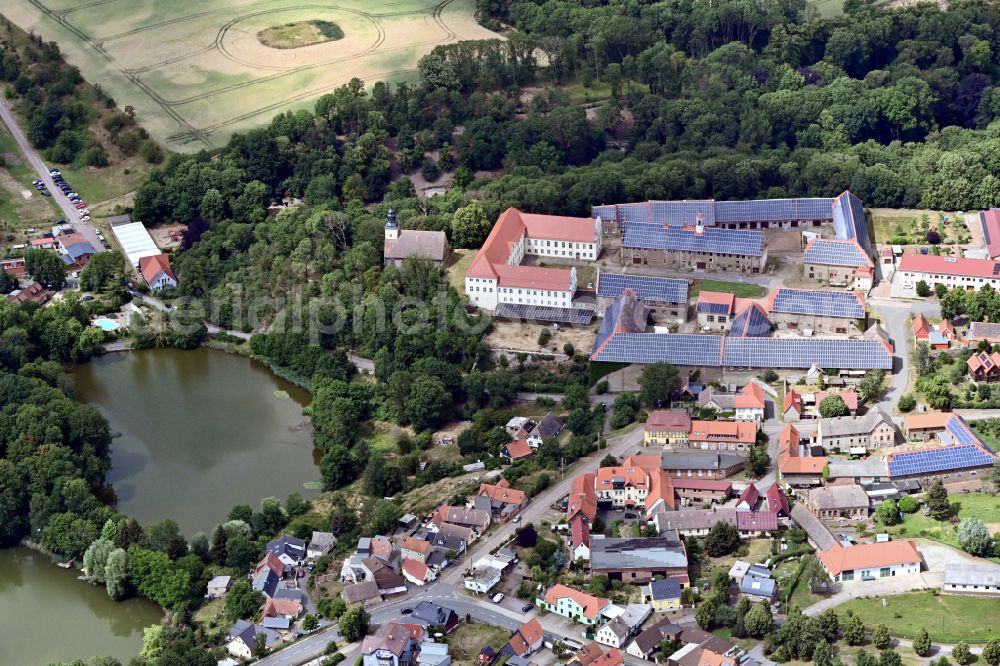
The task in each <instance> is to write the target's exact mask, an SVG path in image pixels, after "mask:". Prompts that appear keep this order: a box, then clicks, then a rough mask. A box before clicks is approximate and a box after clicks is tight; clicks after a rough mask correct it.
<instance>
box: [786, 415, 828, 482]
mask: <svg viewBox="0 0 1000 666" xmlns="http://www.w3.org/2000/svg"><path fill="white" fill-rule="evenodd" d="M826 464H827V458H826V457H825V456H817V457H813V456H808V455H806V456H803V455H802V444H801V438H800V436H799V431H798V429H797V428H796V427H795V426H794V425H792V424H791V423H789V424H788V425H786V426H785V427H784V429H783V430H782V431H781V434H780V435H778V471H779V472H781V480H782V481H783V482H784V483H786V484H788V485H789V486H792V487H796V488H800V487H809V486H818V485H819V484H821V483H822V482H823V468H824V467H826Z"/></svg>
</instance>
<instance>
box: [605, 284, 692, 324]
mask: <svg viewBox="0 0 1000 666" xmlns="http://www.w3.org/2000/svg"><path fill="white" fill-rule="evenodd" d="M688 287H689V285H688V281H687V280H680V279H677V278H665V277H655V276H652V275H626V274H624V273H605V272H603V271H602V272H599V273H598V275H597V312H598V313H599V314H600V315H602V316H603V315H604V313H605V312H606V311H607V309H608V308H609V307H610V306H611V304H612V303H614V301H615V299H617V298H618V297H619V296H621V295H622V292H623V291H624V290H625V289H631V290H632V291H633V292H634V293H635V297H636V298H637V299H638V300H639V301H640V302H642V304H643V305H645V306H646V307H647V308H649V316H650V318H651V319H652V320H653V321H657V322H671V323H680V324H683V323H684V322H686V321H687V318H688V316H687V310H688Z"/></svg>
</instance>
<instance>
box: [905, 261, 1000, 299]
mask: <svg viewBox="0 0 1000 666" xmlns="http://www.w3.org/2000/svg"><path fill="white" fill-rule="evenodd" d="M998 267H1000V262H996V261H993V260H992V259H966V258H964V257H938V256H934V255H932V254H926V255H925V254H904V255H903V256H902V257H900V259H899V268H898V269H897V271H896V277H895V287H896V288H895V289H894V290H893V293H894V294H899V295H901V296H911V297H915V296H916V295H917V283H918V282H920V281H921V280H922V281H924V282H926V283H927V286H928V287H930V288H931V290H932V291H933V289H934V287H935V285H939V284H941V285H944V286H945V287H947V288H948V289H954V288H955V287H958V288H959V289H963V290H965V291H979V290H980V289H982V288H983V287H984V286H985V285H990V286H991V287H993V288H994V289H1000V269H998Z"/></svg>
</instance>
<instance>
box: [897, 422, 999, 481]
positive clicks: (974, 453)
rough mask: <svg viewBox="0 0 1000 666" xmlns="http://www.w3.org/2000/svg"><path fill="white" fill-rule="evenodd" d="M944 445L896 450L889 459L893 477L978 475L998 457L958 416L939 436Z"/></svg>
mask: <svg viewBox="0 0 1000 666" xmlns="http://www.w3.org/2000/svg"><path fill="white" fill-rule="evenodd" d="M938 439H939V440H940V442H941V446H936V447H932V448H923V449H912V450H906V451H896V452H893V453H890V454H888V455H887V456H886V458H885V461H886V467H887V468H888V471H889V477H890V478H893V479H900V478H919V477H935V476H947V475H952V474H958V473H966V474H970V475H975V474H979V473H981V472H982V471H983V470H986V469H989V468H990V467H992V466H993V463H995V462H996V459H997V457H996V454H995V453H993V451H992V450H991V449H990V447H988V446H987V445H986V443H985V442H984V441H983V440H982V439H981V438H980V437H979V435H977V434H976V433H975V432H974V431H973V430H972V428H971V427H970V426H969V424H968V423H967V422H966V420H965V419H963V418H962V417H961V416H959V415H958V414H953V415H952V416H951V418H950V419H948V422H947V423H946V424H945V427H944V430H943V431H942V432H941V433H939V434H938Z"/></svg>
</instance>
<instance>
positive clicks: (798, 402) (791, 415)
mask: <svg viewBox="0 0 1000 666" xmlns="http://www.w3.org/2000/svg"><path fill="white" fill-rule="evenodd" d="M781 409H782V413H783V415H784V419H785V422H786V423H787V422H789V421H798V420H800V419H801V418H802V396H801V395H799V394H798V393H796V392H795V391H794V390H792V389H789V390H788V392H786V393H785V397H784V399H783V401H782V407H781Z"/></svg>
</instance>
